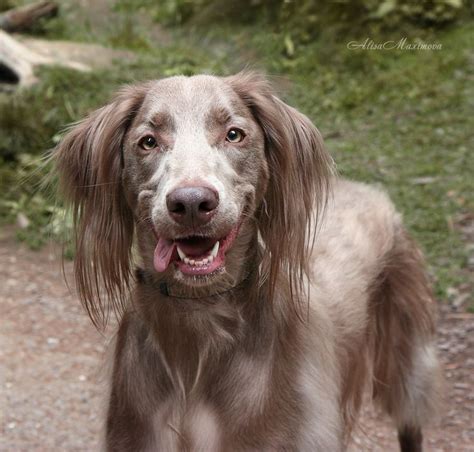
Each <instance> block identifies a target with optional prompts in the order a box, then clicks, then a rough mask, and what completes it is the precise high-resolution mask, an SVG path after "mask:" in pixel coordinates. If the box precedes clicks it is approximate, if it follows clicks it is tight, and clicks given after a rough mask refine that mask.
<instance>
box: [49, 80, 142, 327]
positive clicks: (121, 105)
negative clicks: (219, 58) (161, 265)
mask: <svg viewBox="0 0 474 452" xmlns="http://www.w3.org/2000/svg"><path fill="white" fill-rule="evenodd" d="M145 94H146V85H141V86H138V87H137V86H135V87H126V88H124V89H122V90H121V91H120V92H119V93H118V94H117V96H116V97H115V100H114V101H113V102H112V103H110V104H109V105H107V106H105V107H103V108H100V109H99V110H96V111H95V112H93V113H92V114H91V115H90V116H88V117H87V118H85V119H84V120H83V121H81V122H79V123H78V124H76V125H75V126H73V128H72V129H71V130H70V131H69V132H68V133H67V135H66V136H65V137H64V138H63V139H62V141H61V142H60V143H59V145H58V147H57V148H56V149H55V151H54V153H53V159H54V160H55V161H56V168H57V172H58V175H59V189H60V190H61V194H62V195H63V196H64V197H65V199H66V201H67V202H68V203H69V204H70V207H71V210H72V213H73V221H74V238H75V248H76V256H75V261H74V275H75V281H76V286H77V290H78V293H79V296H80V299H81V302H82V303H83V305H84V307H85V308H86V310H87V312H88V314H89V316H90V318H91V319H92V321H93V323H94V324H95V325H96V327H98V328H101V327H105V326H106V324H107V320H108V316H109V311H110V308H112V310H114V311H115V312H116V313H119V312H121V310H122V309H123V307H124V303H125V300H126V296H127V293H128V288H129V281H130V257H131V256H130V254H131V248H132V242H133V215H132V213H131V211H130V208H129V207H128V205H127V203H126V201H125V198H124V193H123V187H122V184H121V177H122V166H123V162H122V141H123V138H124V135H125V133H126V131H127V129H128V127H129V125H130V123H131V121H132V119H133V117H134V115H135V114H136V112H137V110H138V109H139V108H140V106H141V104H142V102H143V99H144V97H145ZM107 302H108V303H110V305H109V304H108V303H107Z"/></svg>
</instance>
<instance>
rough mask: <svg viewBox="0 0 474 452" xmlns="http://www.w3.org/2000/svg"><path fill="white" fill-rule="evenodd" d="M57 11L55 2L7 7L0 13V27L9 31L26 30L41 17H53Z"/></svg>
mask: <svg viewBox="0 0 474 452" xmlns="http://www.w3.org/2000/svg"><path fill="white" fill-rule="evenodd" d="M57 13H58V5H57V3H56V2H37V3H32V4H30V5H26V6H20V7H18V8H13V9H9V10H8V11H6V12H4V13H2V14H0V29H1V30H5V31H8V32H10V33H12V32H16V31H21V30H27V29H28V28H31V27H32V25H34V23H35V22H37V21H38V20H39V19H41V18H43V17H53V16H55V15H56V14H57Z"/></svg>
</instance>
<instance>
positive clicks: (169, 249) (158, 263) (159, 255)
mask: <svg viewBox="0 0 474 452" xmlns="http://www.w3.org/2000/svg"><path fill="white" fill-rule="evenodd" d="M175 248H176V245H175V244H174V242H173V241H172V240H166V239H162V238H160V239H158V243H157V244H156V248H155V254H154V256H153V265H154V266H155V270H156V271H157V272H159V273H161V272H164V271H165V270H166V269H167V268H168V265H169V264H170V261H171V257H172V256H173V252H174V249H175Z"/></svg>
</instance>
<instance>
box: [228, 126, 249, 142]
mask: <svg viewBox="0 0 474 452" xmlns="http://www.w3.org/2000/svg"><path fill="white" fill-rule="evenodd" d="M244 137H245V135H244V132H242V131H241V130H239V129H230V130H229V131H228V132H227V136H226V137H225V139H226V140H227V141H228V142H229V143H240V142H241V141H242V140H243V139H244Z"/></svg>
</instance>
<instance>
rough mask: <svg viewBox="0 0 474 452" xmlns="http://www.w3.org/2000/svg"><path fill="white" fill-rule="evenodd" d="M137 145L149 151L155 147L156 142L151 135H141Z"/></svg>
mask: <svg viewBox="0 0 474 452" xmlns="http://www.w3.org/2000/svg"><path fill="white" fill-rule="evenodd" d="M138 145H139V146H140V147H141V148H143V149H145V151H149V150H151V149H153V148H156V145H157V143H156V140H155V139H154V138H153V137H152V136H151V135H147V136H146V137H143V138H142V139H141V140H140V141H139V143H138Z"/></svg>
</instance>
